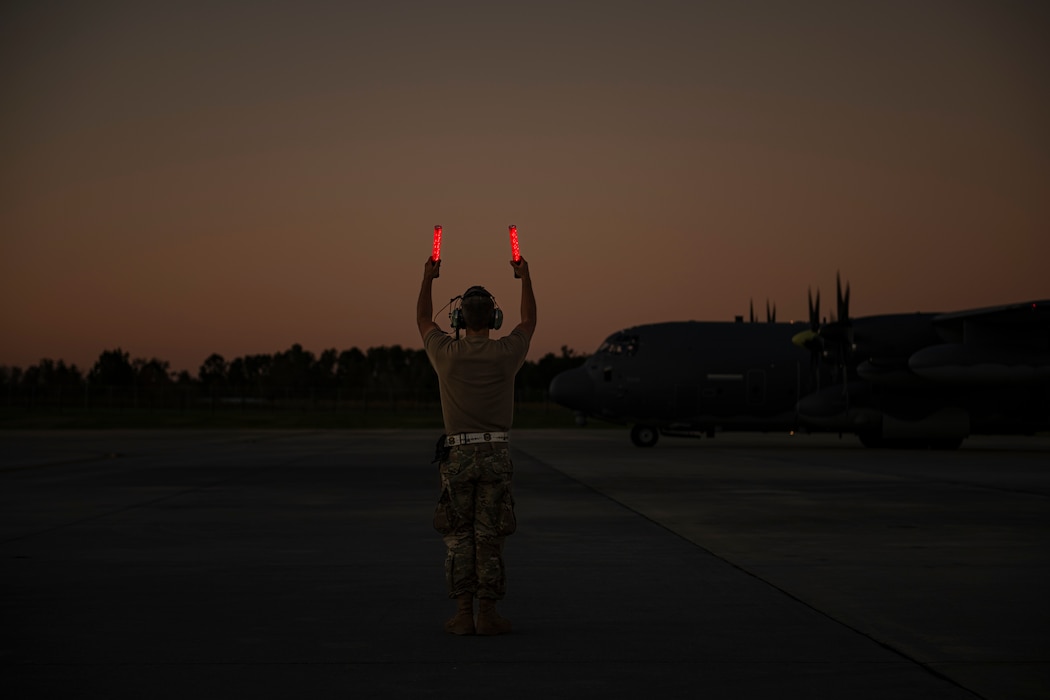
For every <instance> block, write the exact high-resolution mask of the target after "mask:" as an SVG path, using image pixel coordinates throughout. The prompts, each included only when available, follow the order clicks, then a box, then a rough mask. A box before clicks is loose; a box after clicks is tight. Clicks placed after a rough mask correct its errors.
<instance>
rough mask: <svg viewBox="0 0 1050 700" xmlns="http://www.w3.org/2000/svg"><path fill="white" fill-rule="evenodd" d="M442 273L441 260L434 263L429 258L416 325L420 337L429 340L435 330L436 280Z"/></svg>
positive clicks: (424, 269) (417, 308)
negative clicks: (428, 337) (430, 334)
mask: <svg viewBox="0 0 1050 700" xmlns="http://www.w3.org/2000/svg"><path fill="white" fill-rule="evenodd" d="M440 271H441V260H440V259H439V260H438V261H437V262H434V260H433V259H432V258H429V257H428V258H427V264H426V266H425V267H424V268H423V284H422V286H421V287H420V288H419V301H417V302H416V323H417V324H418V325H419V336H420V337H421V338H422V339H423V340H426V339H427V335H428V334H429V333H430V331H432V330H434V329H435V328H438V329H439V330H440V328H439V326H438V324H436V323H434V278H435V277H437V276H438V273H439V272H440Z"/></svg>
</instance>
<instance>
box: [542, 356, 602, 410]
mask: <svg viewBox="0 0 1050 700" xmlns="http://www.w3.org/2000/svg"><path fill="white" fill-rule="evenodd" d="M548 392H549V393H550V397H551V400H552V401H554V402H555V403H557V404H560V405H562V406H565V407H566V408H571V409H573V410H577V411H584V410H587V409H588V408H589V407H590V404H591V399H592V397H593V396H594V384H593V383H592V382H591V377H590V375H588V374H587V370H586V369H585V368H583V367H577V368H576V369H570V370H566V371H564V372H562V373H561V374H559V375H557V376H556V377H554V379H552V380H551V385H550V387H549V388H548Z"/></svg>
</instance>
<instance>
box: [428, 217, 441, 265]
mask: <svg viewBox="0 0 1050 700" xmlns="http://www.w3.org/2000/svg"><path fill="white" fill-rule="evenodd" d="M430 259H431V260H433V261H434V262H437V261H438V260H441V227H440V226H435V227H434V252H433V253H432V254H431V256H430ZM440 276H441V271H440V270H438V272H437V273H436V274H435V275H434V277H440Z"/></svg>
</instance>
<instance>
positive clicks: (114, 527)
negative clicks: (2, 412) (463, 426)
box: [0, 429, 1050, 700]
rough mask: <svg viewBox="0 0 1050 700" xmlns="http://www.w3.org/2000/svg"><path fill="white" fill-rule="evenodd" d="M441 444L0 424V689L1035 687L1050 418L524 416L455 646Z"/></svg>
mask: <svg viewBox="0 0 1050 700" xmlns="http://www.w3.org/2000/svg"><path fill="white" fill-rule="evenodd" d="M436 437H437V436H436V435H434V434H431V433H429V432H417V431H348V432H338V431H328V432H326V431H286V432H285V431H282V432H277V431H274V432H256V431H227V432H206V431H168V432H163V431H157V432H143V431H127V432H123V431H112V432H110V431H104V432H16V431H5V432H0V674H2V675H3V687H4V688H5V696H6V697H16V698H85V697H106V698H143V697H149V698H168V697H170V698H187V697H194V698H226V697H234V696H236V697H265V698H269V697H274V698H282V697H310V698H326V697H341V698H345V697H354V698H419V697H467V698H470V697H513V698H532V697H554V698H590V697H603V698H610V697H614V698H615V697H632V698H635V697H639V696H643V697H646V696H647V697H654V698H667V697H690V698H693V697H714V698H723V697H724V698H751V697H761V698H770V697H776V698H889V697H892V698H896V699H909V698H916V699H918V698H923V699H924V700H925V699H929V698H952V699H955V698H989V699H996V700H999V699H1004V700H1005V699H1007V698H1046V697H1048V696H1050V640H1048V635H1047V631H1046V630H1047V628H1048V623H1050V604H1048V602H1047V593H1046V592H1047V591H1048V590H1050V546H1048V545H1050V439H1047V438H1017V439H1013V438H1011V439H1003V438H972V439H970V440H968V441H967V442H966V443H965V444H964V446H963V448H962V449H960V450H958V451H955V452H926V451H898V450H865V449H864V448H862V447H860V446H859V444H858V443H856V442H855V440H853V439H850V438H845V439H842V440H840V439H839V438H838V437H837V436H796V437H789V436H772V435H752V434H733V435H721V436H719V437H717V438H715V439H714V440H696V441H694V440H684V439H677V440H676V439H673V438H663V439H662V440H661V442H660V444H659V445H657V446H656V447H655V448H652V449H644V450H643V449H637V448H634V447H632V446H631V445H630V442H629V440H628V438H627V435H626V432H625V431H619V430H594V429H581V430H566V431H517V432H515V434H514V442H513V443H512V450H513V455H514V461H515V497H516V500H517V510H518V520H519V529H518V533H517V534H515V535H513V536H512V537H511V538H509V540H508V543H507V549H506V560H507V567H508V581H509V585H508V596H507V599H506V601H504V602H503V603H502V604H501V612H502V613H503V614H504V615H505V616H506V617H508V618H510V619H511V620H512V621H513V622H514V626H515V631H514V633H513V634H511V635H507V636H504V637H455V636H451V635H447V634H445V633H444V632H443V631H442V626H441V625H442V622H443V620H444V619H445V618H446V617H448V615H449V614H450V613H451V611H452V608H453V606H452V604H451V602H450V601H448V600H447V598H446V597H445V588H444V572H443V560H444V547H443V545H442V543H441V540H440V538H439V536H438V535H437V533H435V532H434V531H433V530H432V529H431V525H430V523H431V516H432V514H433V507H434V503H435V500H436V497H437V473H436V467H435V465H432V464H430V463H429V462H430V459H431V457H432V454H433V443H434V440H435V438H436ZM11 690H13V691H14V694H10V691H11Z"/></svg>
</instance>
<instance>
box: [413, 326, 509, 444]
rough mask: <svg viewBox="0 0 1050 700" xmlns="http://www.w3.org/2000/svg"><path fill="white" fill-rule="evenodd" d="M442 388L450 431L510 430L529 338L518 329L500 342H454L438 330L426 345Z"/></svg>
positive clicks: (443, 412) (467, 339) (474, 339)
mask: <svg viewBox="0 0 1050 700" xmlns="http://www.w3.org/2000/svg"><path fill="white" fill-rule="evenodd" d="M423 346H424V347H425V348H426V351H427V357H429V358H430V364H431V365H433V367H434V370H435V371H436V372H437V375H438V384H439V386H440V388H441V415H442V417H443V418H444V420H445V432H446V433H447V434H449V435H454V434H456V433H485V432H497V431H505V430H510V425H511V422H512V421H513V419H514V375H516V374H517V373H518V370H519V369H521V366H522V364H523V363H524V362H525V355H526V354H527V353H528V351H529V337H528V336H527V335H526V334H525V333H524V332H523V331H521V330H519V329H517V328H515V329H514V330H513V331H511V333H510V335H506V336H504V337H502V338H500V339H499V340H493V339H491V338H483V337H471V336H467V337H464V338H461V339H460V340H453V339H452V337H451V336H449V335H448V334H446V333H443V332H441V331H440V330H438V329H436V328H435V329H433V330H431V331H430V333H428V334H427V337H426V339H425V340H424V341H423Z"/></svg>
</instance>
